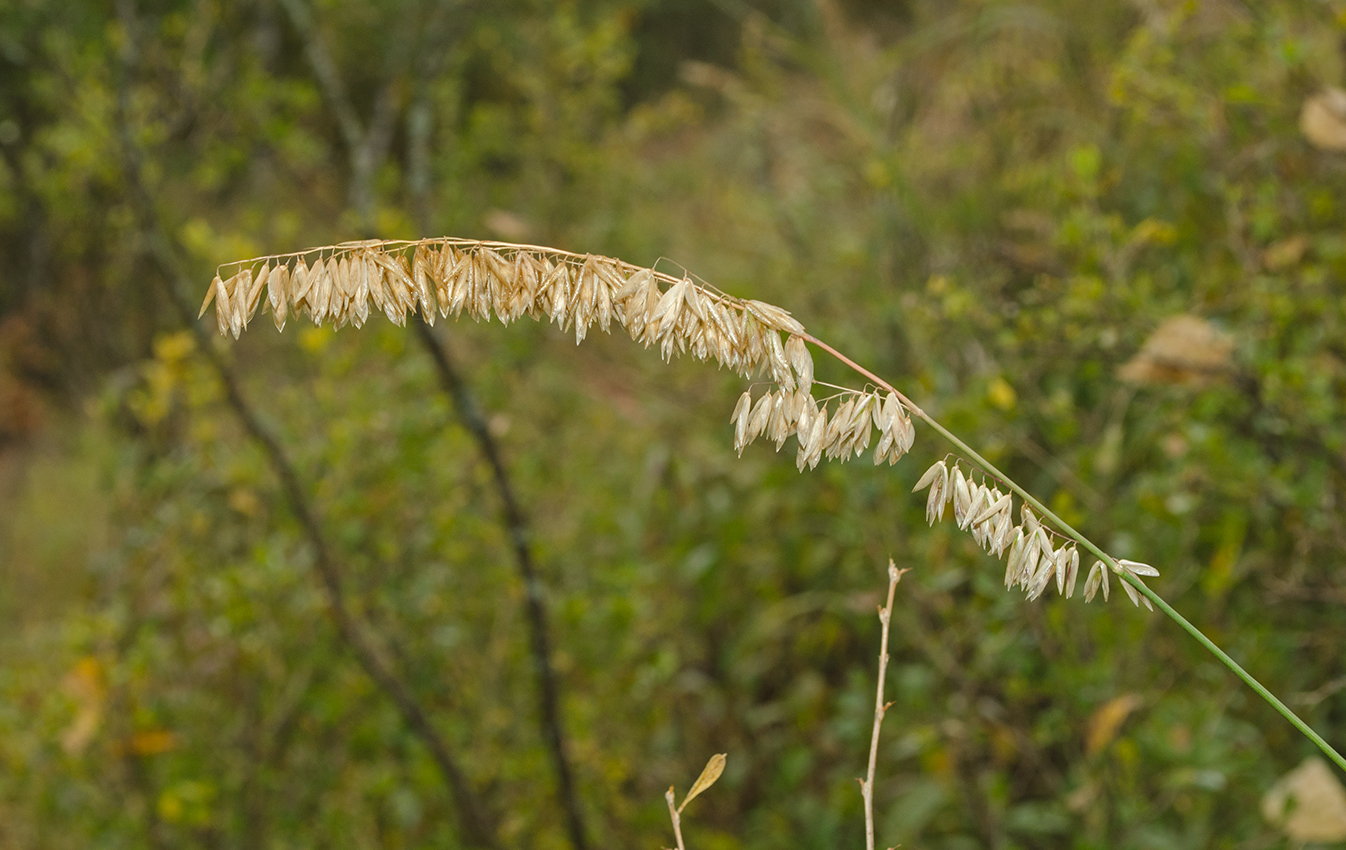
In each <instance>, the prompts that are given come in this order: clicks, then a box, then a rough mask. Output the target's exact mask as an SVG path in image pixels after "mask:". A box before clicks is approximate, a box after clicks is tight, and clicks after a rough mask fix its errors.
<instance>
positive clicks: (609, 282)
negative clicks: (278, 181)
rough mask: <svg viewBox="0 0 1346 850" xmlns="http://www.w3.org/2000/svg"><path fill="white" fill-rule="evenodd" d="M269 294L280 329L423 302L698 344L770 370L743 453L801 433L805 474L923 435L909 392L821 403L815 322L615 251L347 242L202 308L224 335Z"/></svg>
mask: <svg viewBox="0 0 1346 850" xmlns="http://www.w3.org/2000/svg"><path fill="white" fill-rule="evenodd" d="M310 259H311V260H312V264H311V265H310ZM264 295H265V298H266V302H267V303H268V304H269V306H270V308H271V314H272V318H273V319H274V320H275V323H276V327H277V328H278V329H280V328H284V326H285V322H286V320H287V319H288V318H289V317H290V316H293V315H295V314H303V315H307V316H309V317H310V318H311V319H312V320H313V321H314V322H317V323H318V324H324V323H327V322H331V323H332V324H333V325H335V326H337V327H341V326H343V325H346V324H350V325H354V326H356V327H359V326H360V325H363V324H364V322H365V321H366V320H367V319H368V318H369V315H370V311H371V308H372V309H376V310H380V311H382V312H383V313H385V314H386V315H387V316H388V318H389V319H390V320H391V321H392V322H393V323H395V324H397V325H404V324H405V323H406V318H407V314H408V313H415V312H416V311H417V310H419V311H420V312H421V315H422V316H424V317H425V320H426V321H428V322H430V323H433V322H434V320H435V317H436V315H439V316H444V317H450V316H451V317H454V318H457V317H459V316H461V315H462V314H464V313H466V314H467V315H469V316H471V317H472V318H473V319H475V320H477V321H482V320H490V319H491V318H492V317H493V316H494V317H495V318H498V319H499V320H500V321H501V322H503V323H506V324H508V323H509V322H512V321H514V320H515V319H519V318H522V317H524V316H527V317H529V318H532V319H541V318H542V317H544V316H545V317H547V318H549V319H550V320H552V321H553V322H556V323H557V324H558V325H560V326H561V327H562V328H563V329H566V330H569V329H572V328H573V329H574V332H575V341H576V342H581V341H583V339H584V337H585V335H586V334H587V333H588V331H589V329H590V328H591V327H593V326H594V325H597V326H598V327H599V328H601V329H602V330H603V331H605V332H606V331H608V330H609V329H610V327H611V326H612V325H613V324H617V325H619V326H620V327H622V328H623V329H625V330H626V332H627V333H629V334H630V335H631V338H632V339H634V340H636V341H637V342H641V343H643V344H645V345H646V346H647V347H648V346H651V345H657V346H658V347H659V349H660V351H661V353H662V354H663V356H664V359H669V358H671V357H672V356H673V355H674V354H675V353H677V354H681V353H686V352H690V353H691V354H692V355H693V356H695V357H697V358H698V359H700V360H707V359H714V360H716V361H717V362H718V363H720V365H722V366H726V367H728V368H730V369H733V370H734V371H736V372H738V373H740V374H742V375H745V376H748V377H752V376H753V375H755V374H758V373H760V372H765V373H767V374H769V375H770V377H771V380H772V381H773V382H774V384H775V385H776V389H774V390H773V391H771V392H768V393H766V394H764V395H762V396H761V397H760V398H759V399H758V401H757V403H756V404H755V405H753V404H752V401H751V395H750V394H749V393H745V394H744V396H743V398H742V399H741V400H740V401H739V404H738V406H737V407H736V408H735V411H734V416H733V419H734V423H735V427H736V436H737V444H738V445H737V448H738V450H739V452H740V453H741V452H742V450H743V447H744V446H745V445H747V443H749V442H752V440H754V439H756V438H757V437H758V436H759V435H761V434H763V433H766V434H767V435H769V437H770V438H771V439H773V440H774V441H775V442H776V448H777V449H778V450H779V449H780V448H781V447H782V446H783V445H784V443H785V441H786V439H787V438H789V437H790V436H791V435H795V436H797V437H798V440H799V458H798V466H799V468H800V470H801V471H802V470H803V469H804V467H805V466H809V467H813V466H817V464H818V461H819V460H820V459H821V458H822V457H823V456H826V457H828V458H829V459H841V460H846V459H848V458H850V457H851V456H852V455H858V454H860V453H861V452H863V451H865V450H866V449H867V448H868V447H869V444H870V441H871V435H872V429H871V423H872V425H873V427H876V428H877V429H878V432H879V439H878V445H877V450H876V451H875V454H874V462H875V463H876V464H878V463H881V462H883V461H884V460H887V461H888V462H889V463H895V462H896V461H897V459H898V458H899V457H901V456H902V455H903V454H904V453H905V452H906V451H907V450H908V449H910V448H911V444H912V441H913V439H914V437H915V429H914V428H913V427H912V423H911V418H910V417H909V416H908V415H907V412H906V411H905V410H904V409H903V407H902V405H901V403H900V402H899V401H898V400H897V397H896V396H895V395H892V394H889V395H888V396H887V398H880V397H879V396H878V395H877V394H875V393H868V392H853V391H850V390H846V391H843V393H842V395H843V396H844V397H845V400H844V401H839V402H838V403H837V405H836V407H835V412H831V413H829V410H828V407H827V403H826V402H823V403H821V404H820V403H819V402H818V401H816V400H815V399H814V398H813V395H812V393H811V390H812V387H813V357H812V355H811V354H810V353H809V350H808V346H807V345H806V344H805V342H804V340H803V339H802V338H801V337H800V336H799V334H802V333H803V331H804V327H803V325H801V324H799V322H797V321H796V320H795V319H794V318H793V317H791V316H790V314H789V313H788V312H786V311H785V310H782V309H781V308H779V307H777V306H775V305H773V304H767V303H764V302H761V301H751V300H743V299H738V298H732V297H730V296H727V295H724V294H722V293H719V292H714V291H711V290H710V289H708V288H706V287H704V286H701V285H699V284H697V283H695V282H693V281H692V280H691V278H689V277H682V278H675V277H672V276H670V275H666V274H662V273H659V272H656V271H654V270H652V269H647V268H641V267H638V266H633V265H630V264H628V263H624V262H622V261H620V260H616V259H612V258H610V257H601V256H596V255H592V254H588V255H578V254H570V253H567V252H563V251H555V250H553V249H548V248H536V247H532V246H520V245H509V244H505V243H492V242H477V241H470V240H455V239H434V240H423V241H420V242H385V241H382V240H369V241H366V242H347V243H343V244H341V245H337V246H334V247H331V248H320V249H316V250H314V251H310V252H306V253H302V254H294V255H285V256H277V257H268V258H265V259H261V260H256V261H250V262H247V263H244V264H239V266H238V270H237V271H236V272H235V273H234V274H233V275H231V276H230V277H228V278H223V277H221V276H220V275H216V276H215V279H214V280H212V281H211V284H210V289H209V291H208V292H207V293H206V300H205V302H204V303H203V304H202V305H201V314H202V315H204V314H205V311H206V309H207V308H208V307H209V306H210V304H211V302H212V301H213V302H214V304H215V317H216V322H217V324H218V325H219V329H220V333H222V334H223V333H227V334H232V335H233V336H234V337H235V338H237V337H238V335H239V334H241V333H242V332H243V330H244V329H245V328H246V327H247V326H248V322H249V321H251V319H252V317H253V315H254V314H255V313H256V312H257V309H258V308H259V307H260V306H261V305H262V302H263V296H264ZM782 334H784V335H785V336H786V339H785V341H784V342H782V341H781V335H782Z"/></svg>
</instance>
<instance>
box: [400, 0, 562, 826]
mask: <svg viewBox="0 0 1346 850" xmlns="http://www.w3.org/2000/svg"><path fill="white" fill-rule="evenodd" d="M440 8H442V7H440ZM442 20H443V19H442V18H441V17H436V18H434V19H432V21H431V25H430V26H427V27H426V28H425V33H426V42H427V44H426V49H422V50H421V51H420V55H419V57H418V62H417V67H416V76H415V79H414V80H413V83H412V85H413V90H412V99H411V106H410V109H409V110H408V114H407V148H408V150H407V164H408V165H407V188H408V190H409V194H410V196H411V198H410V200H411V206H412V211H413V215H414V216H415V218H416V224H417V226H418V227H419V228H420V229H421V232H422V233H428V232H429V230H430V207H429V193H430V155H429V151H430V133H431V130H432V128H433V126H434V106H433V104H432V103H431V102H430V96H429V81H430V80H431V79H433V78H434V77H435V75H436V74H437V73H438V71H439V67H438V66H439V65H440V64H441V63H442V61H443V57H444V56H445V55H446V51H443V50H435V49H433V48H434V46H435V44H436V43H437V42H438V41H439V40H440V35H441V34H440V33H439V32H438V30H439V27H438V26H436V24H440V23H442ZM412 324H413V325H415V328H416V338H417V339H418V340H419V341H420V343H421V345H422V347H423V348H424V349H425V352H426V353H427V354H428V355H430V359H431V360H432V361H433V362H434V364H435V371H436V373H437V374H438V375H439V383H440V386H441V388H442V389H443V390H444V394H445V395H447V396H448V397H449V400H450V401H451V402H453V408H454V410H455V411H456V412H457V414H458V418H459V420H460V421H461V422H462V424H463V427H465V428H466V429H467V431H468V433H470V434H471V435H472V438H473V440H475V441H476V443H477V448H478V450H479V451H480V452H481V456H482V458H483V459H484V460H485V461H486V463H487V465H488V466H490V467H491V479H492V480H493V481H494V482H495V488H496V492H497V493H498V494H499V495H500V520H501V523H502V524H503V525H504V526H505V531H506V533H507V534H508V537H509V542H510V548H511V549H512V550H513V553H514V563H515V566H516V567H517V569H518V571H519V577H520V579H522V580H523V584H524V598H525V600H526V603H525V613H526V614H527V617H528V631H529V635H528V637H529V648H530V650H531V652H532V658H533V672H534V675H535V676H536V677H537V691H538V710H539V720H540V721H541V725H542V737H543V740H544V741H545V742H546V745H547V749H548V750H549V752H550V753H551V758H552V766H553V769H554V770H555V771H556V786H557V789H556V790H557V796H558V797H559V798H560V803H561V807H562V808H563V809H564V810H565V816H566V830H567V832H568V833H569V834H570V843H571V844H572V845H574V847H575V850H585V848H586V847H587V846H588V837H587V830H586V829H585V825H584V815H583V811H582V809H581V807H580V802H579V796H578V794H577V793H576V789H575V781H574V776H573V773H572V771H571V768H570V756H569V752H568V747H567V745H566V737H565V724H564V722H563V721H562V718H561V697H560V687H559V686H558V684H557V681H556V671H555V668H553V667H552V663H551V638H550V635H551V630H550V627H549V625H548V622H547V620H548V618H547V598H546V594H545V592H544V589H543V587H542V581H541V579H540V578H539V577H538V574H537V568H536V566H535V564H534V561H533V550H532V546H531V545H529V540H528V538H529V532H528V521H527V519H525V517H524V513H523V509H522V508H521V507H520V505H519V500H518V498H517V497H516V496H515V494H514V486H513V484H512V483H511V480H510V477H509V472H508V470H506V468H505V462H504V456H503V454H502V453H501V451H500V446H499V445H498V444H497V443H496V441H495V437H493V436H492V435H491V430H490V428H489V427H488V426H487V423H486V419H485V417H483V416H482V413H481V409H480V407H478V405H477V403H476V399H475V398H474V397H473V395H472V390H471V388H470V387H469V386H468V385H467V382H466V381H465V380H464V379H463V377H462V376H461V375H460V374H459V372H458V370H457V368H456V367H455V366H454V364H453V359H452V357H451V356H450V355H449V350H448V347H447V346H446V345H445V344H444V342H443V341H442V340H440V338H439V337H438V336H436V335H435V332H434V331H433V330H431V329H430V326H429V325H428V324H426V323H425V322H413V323H412Z"/></svg>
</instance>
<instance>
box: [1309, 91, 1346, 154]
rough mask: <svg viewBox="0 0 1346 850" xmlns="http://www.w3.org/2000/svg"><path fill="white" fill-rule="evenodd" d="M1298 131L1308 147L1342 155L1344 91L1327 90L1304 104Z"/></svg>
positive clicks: (1345, 147) (1345, 115)
mask: <svg viewBox="0 0 1346 850" xmlns="http://www.w3.org/2000/svg"><path fill="white" fill-rule="evenodd" d="M1299 130H1300V132H1302V133H1303V134H1304V138H1306V139H1308V140H1309V144H1311V145H1313V146H1314V147H1316V148H1319V149H1321V150H1325V151H1346V91H1342V90H1341V89H1339V88H1337V87H1336V86H1328V87H1327V88H1325V89H1323V90H1322V91H1320V92H1318V93H1317V94H1315V95H1310V96H1309V98H1308V99H1307V100H1305V101H1304V106H1303V108H1302V109H1300V111H1299Z"/></svg>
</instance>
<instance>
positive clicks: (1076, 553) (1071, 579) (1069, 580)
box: [1066, 546, 1080, 599]
mask: <svg viewBox="0 0 1346 850" xmlns="http://www.w3.org/2000/svg"><path fill="white" fill-rule="evenodd" d="M1079 576H1080V550H1078V549H1076V548H1075V547H1074V546H1071V547H1070V565H1069V566H1068V567H1066V598H1067V599H1070V598H1071V597H1073V596H1074V595H1075V580H1076V579H1077V578H1079Z"/></svg>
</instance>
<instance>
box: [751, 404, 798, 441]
mask: <svg viewBox="0 0 1346 850" xmlns="http://www.w3.org/2000/svg"><path fill="white" fill-rule="evenodd" d="M776 406H777V399H776V397H775V395H774V394H773V393H766V394H764V395H763V396H762V397H761V398H759V399H758V400H757V403H756V404H754V405H753V406H752V411H751V412H750V413H749V414H748V442H750V443H751V442H752V441H753V440H755V439H757V437H758V436H759V435H760V434H763V433H765V432H766V431H767V429H768V428H769V427H770V426H771V424H772V423H771V414H772V413H773V412H774V411H775V410H776ZM789 436H790V435H789V434H788V433H786V434H784V435H783V436H781V438H780V441H781V442H785V439H786V438H787V437H789ZM771 439H773V440H774V439H775V437H774V436H772V437H771Z"/></svg>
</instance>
